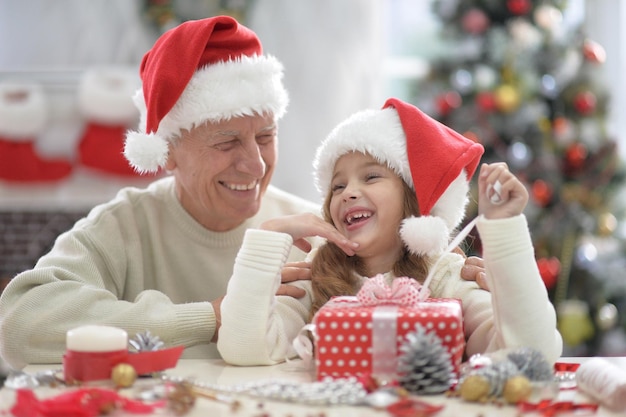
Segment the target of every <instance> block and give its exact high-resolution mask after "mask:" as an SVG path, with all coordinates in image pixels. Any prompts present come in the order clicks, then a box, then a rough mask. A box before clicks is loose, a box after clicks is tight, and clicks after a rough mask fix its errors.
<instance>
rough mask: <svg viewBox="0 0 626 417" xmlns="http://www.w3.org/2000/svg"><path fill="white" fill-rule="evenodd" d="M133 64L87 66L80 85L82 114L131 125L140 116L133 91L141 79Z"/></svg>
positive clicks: (107, 122) (104, 120) (93, 118)
mask: <svg viewBox="0 0 626 417" xmlns="http://www.w3.org/2000/svg"><path fill="white" fill-rule="evenodd" d="M135 71H136V70H135V69H131V68H113V67H112V68H96V69H90V70H87V71H86V72H85V73H84V74H83V76H82V78H81V81H80V85H79V88H78V105H79V108H80V110H81V112H82V114H83V115H84V116H85V117H86V118H87V119H91V120H93V121H95V122H99V123H103V124H108V125H127V124H129V123H130V122H133V121H135V120H137V119H138V116H139V112H138V111H137V108H136V107H135V104H134V103H133V99H132V97H133V94H134V93H135V91H136V90H137V88H139V87H140V86H141V80H140V79H139V76H138V75H137V74H136V72H135Z"/></svg>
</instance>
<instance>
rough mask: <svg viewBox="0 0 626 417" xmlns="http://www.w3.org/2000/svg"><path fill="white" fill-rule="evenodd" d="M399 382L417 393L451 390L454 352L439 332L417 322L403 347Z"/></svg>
mask: <svg viewBox="0 0 626 417" xmlns="http://www.w3.org/2000/svg"><path fill="white" fill-rule="evenodd" d="M398 374H399V377H398V381H399V383H400V385H401V386H402V387H403V388H405V389H406V390H407V391H409V392H412V393H415V394H440V393H442V392H445V391H447V390H448V389H450V387H451V385H452V383H453V381H454V377H455V375H454V370H453V368H452V362H451V358H450V353H449V352H448V350H447V349H446V348H445V347H444V346H443V344H442V342H441V339H440V338H439V337H438V336H437V334H435V332H427V331H426V329H425V328H424V327H423V326H421V325H420V324H417V325H416V326H415V331H414V332H410V333H408V334H407V336H406V341H405V342H404V343H403V344H402V345H401V346H400V357H399V360H398Z"/></svg>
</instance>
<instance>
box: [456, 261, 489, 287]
mask: <svg viewBox="0 0 626 417" xmlns="http://www.w3.org/2000/svg"><path fill="white" fill-rule="evenodd" d="M461 278H463V279H464V280H467V281H476V283H477V284H478V285H479V286H480V288H482V289H484V290H489V287H488V286H487V274H485V263H484V261H483V258H479V257H478V256H470V257H469V258H466V259H465V265H463V268H461Z"/></svg>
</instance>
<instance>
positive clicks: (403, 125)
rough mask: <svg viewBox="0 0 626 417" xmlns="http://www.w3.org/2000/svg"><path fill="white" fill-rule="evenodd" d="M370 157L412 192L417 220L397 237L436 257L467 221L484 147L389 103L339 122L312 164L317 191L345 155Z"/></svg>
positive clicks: (404, 225) (408, 107) (323, 187)
mask: <svg viewBox="0 0 626 417" xmlns="http://www.w3.org/2000/svg"><path fill="white" fill-rule="evenodd" d="M350 152H361V153H364V154H369V155H371V156H372V157H374V158H375V159H376V160H378V161H379V162H380V163H381V164H386V165H387V166H388V167H389V168H390V169H392V170H393V171H394V172H396V173H397V174H398V175H399V176H400V177H401V178H402V179H403V180H404V181H405V182H406V183H407V184H408V185H409V186H410V187H411V188H413V189H414V190H415V195H416V196H417V202H418V205H419V209H420V217H415V216H411V217H409V218H407V219H404V220H403V222H402V226H401V227H400V235H401V237H402V240H403V242H404V244H405V246H406V247H407V248H408V249H409V250H410V251H411V252H413V253H415V254H422V255H437V254H439V253H440V252H442V251H443V250H444V249H445V248H446V246H447V245H448V242H449V240H450V234H451V232H452V231H453V230H454V229H455V228H456V227H458V226H459V225H460V224H461V222H462V220H463V217H464V216H465V207H466V205H467V203H468V201H469V200H468V192H469V181H470V180H471V178H472V176H473V175H474V172H475V171H476V168H477V166H478V163H479V161H480V158H481V156H482V154H483V152H484V149H483V147H482V145H480V144H478V143H476V142H474V141H472V140H470V139H468V138H466V137H464V136H463V135H461V134H459V133H457V132H455V131H454V130H452V129H450V128H449V127H447V126H445V125H443V124H442V123H440V122H438V121H436V120H434V119H433V118H431V117H429V116H428V115H426V114H425V113H423V112H422V111H420V110H419V109H418V108H417V107H415V106H413V105H411V104H408V103H405V102H403V101H401V100H398V99H394V98H391V99H389V100H387V102H386V103H385V105H384V106H383V108H382V109H380V110H364V111H361V112H358V113H355V114H353V115H352V116H350V117H349V118H348V119H346V120H345V121H344V122H342V123H340V124H339V125H338V126H337V127H335V129H333V131H332V132H331V133H330V134H329V135H328V137H327V138H326V139H325V140H324V142H323V143H322V144H321V145H320V147H319V148H318V150H317V154H316V156H315V160H314V163H313V166H314V169H315V182H316V186H317V189H318V190H319V191H320V192H321V193H322V194H323V195H326V194H327V193H328V189H329V187H330V182H331V177H332V174H333V169H334V167H335V163H336V162H337V160H338V159H339V158H340V157H341V156H342V155H344V154H346V153H350Z"/></svg>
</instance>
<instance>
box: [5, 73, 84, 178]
mask: <svg viewBox="0 0 626 417" xmlns="http://www.w3.org/2000/svg"><path fill="white" fill-rule="evenodd" d="M46 121H47V107H46V103H45V97H44V94H43V92H42V91H41V89H40V88H39V87H38V86H35V85H25V84H23V85H18V84H10V83H5V84H2V85H0V180H5V181H9V182H46V181H56V180H60V179H63V178H65V177H67V176H68V175H70V174H71V172H72V164H70V163H69V162H68V161H66V160H63V159H45V158H42V157H41V156H39V155H38V153H37V150H36V147H35V138H36V136H37V135H38V134H40V133H41V132H42V131H43V129H44V128H45V126H46Z"/></svg>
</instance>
